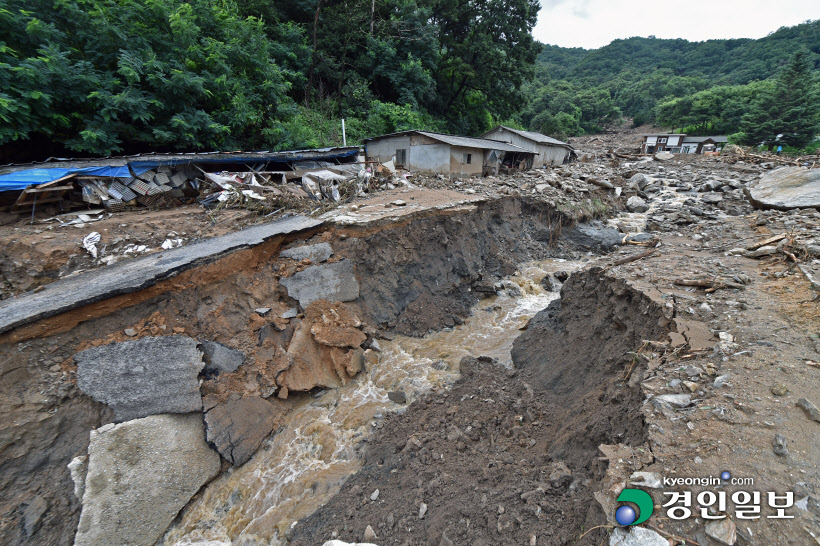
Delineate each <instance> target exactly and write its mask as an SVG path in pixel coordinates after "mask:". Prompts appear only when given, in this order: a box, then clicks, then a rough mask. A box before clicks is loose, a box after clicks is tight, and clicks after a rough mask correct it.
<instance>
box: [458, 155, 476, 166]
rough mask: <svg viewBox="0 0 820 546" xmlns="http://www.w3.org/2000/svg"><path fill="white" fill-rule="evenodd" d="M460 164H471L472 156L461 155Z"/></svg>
mask: <svg viewBox="0 0 820 546" xmlns="http://www.w3.org/2000/svg"><path fill="white" fill-rule="evenodd" d="M461 162H462V163H465V164H467V165H469V164H470V163H472V162H473V154H462V157H461Z"/></svg>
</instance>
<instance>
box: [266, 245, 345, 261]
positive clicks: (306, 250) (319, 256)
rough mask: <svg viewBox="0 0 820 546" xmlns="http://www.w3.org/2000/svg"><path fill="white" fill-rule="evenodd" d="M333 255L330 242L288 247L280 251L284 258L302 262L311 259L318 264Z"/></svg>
mask: <svg viewBox="0 0 820 546" xmlns="http://www.w3.org/2000/svg"><path fill="white" fill-rule="evenodd" d="M332 255H333V247H331V246H330V243H319V244H315V245H304V246H297V247H293V248H288V249H286V250H283V251H282V252H280V253H279V256H281V257H282V258H290V259H292V260H296V261H297V262H301V261H302V260H305V259H307V260H310V261H311V263H314V264H318V263H321V262H324V261H327V259H328V258H330V257H331V256H332Z"/></svg>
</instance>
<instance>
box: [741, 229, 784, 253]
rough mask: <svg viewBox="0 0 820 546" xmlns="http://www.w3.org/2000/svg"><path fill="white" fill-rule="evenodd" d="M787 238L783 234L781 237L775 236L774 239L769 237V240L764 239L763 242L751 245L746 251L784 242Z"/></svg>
mask: <svg viewBox="0 0 820 546" xmlns="http://www.w3.org/2000/svg"><path fill="white" fill-rule="evenodd" d="M785 238H786V234H785V233H781V234H779V235H774V236H772V237H769V238H768V239H763V240H762V241H758V242H756V243H752V244H750V245H747V246H746V250H757V249H758V248H760V247H763V246H766V245H770V244H772V243H777V242H778V241H782V240H783V239H785Z"/></svg>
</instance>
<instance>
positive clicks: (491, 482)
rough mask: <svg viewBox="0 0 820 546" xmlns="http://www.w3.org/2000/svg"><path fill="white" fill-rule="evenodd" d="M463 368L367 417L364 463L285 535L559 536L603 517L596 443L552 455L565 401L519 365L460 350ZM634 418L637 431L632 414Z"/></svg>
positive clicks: (407, 538)
mask: <svg viewBox="0 0 820 546" xmlns="http://www.w3.org/2000/svg"><path fill="white" fill-rule="evenodd" d="M461 371H462V377H461V379H460V380H459V381H458V383H456V385H455V386H454V387H453V389H452V390H451V391H449V392H445V393H438V394H431V395H427V396H425V397H424V398H422V399H421V400H418V401H417V402H415V403H414V404H413V405H412V406H410V407H409V408H408V409H407V411H406V412H404V413H403V414H394V415H392V416H390V417H388V418H387V419H385V420H384V421H382V422H378V423H377V424H376V427H377V428H378V432H376V433H375V434H374V436H373V437H372V438H371V439H370V441H369V442H368V444H369V445H368V447H367V449H366V453H365V466H364V469H363V470H362V471H361V472H359V473H358V474H356V475H355V476H354V477H353V478H351V479H350V480H349V481H348V482H347V483H346V484H345V486H344V488H343V489H342V491H341V492H340V493H339V494H338V495H336V496H335V497H334V498H333V499H332V500H331V501H330V502H329V503H328V504H326V505H325V506H324V507H322V508H321V509H320V510H319V511H318V512H317V513H315V514H314V515H313V516H311V517H309V518H306V519H305V520H302V521H300V522H299V523H298V524H297V525H296V526H295V527H294V528H293V530H292V532H291V544H294V545H302V546H308V545H315V544H322V543H323V542H324V541H325V540H330V539H331V538H340V539H342V540H344V541H347V542H361V541H364V539H365V530H366V528H367V526H368V525H369V526H370V527H371V528H372V529H373V531H374V532H375V534H376V536H377V537H378V540H375V542H377V543H378V544H380V545H387V544H407V545H409V544H436V545H437V544H472V545H482V544H483V545H492V544H532V543H533V542H532V541H533V540H534V539H533V538H532V537H536V538H535V540H537V543H538V544H567V543H571V542H573V541H574V540H576V539H577V538H578V536H580V535H581V534H582V533H583V532H584V530H585V529H589V528H590V527H591V526H593V525H595V524H597V523H600V522H602V521H604V516H603V514H602V512H601V509H600V507H599V506H598V505H597V504H596V503H595V502H594V499H593V497H592V495H593V492H594V491H595V486H596V484H597V480H598V478H600V476H601V473H602V469H603V465H601V463H600V462H599V461H598V460H597V458H596V457H595V448H593V449H592V450H591V451H590V450H587V449H584V448H580V449H579V448H577V447H576V448H574V449H566V450H564V451H563V453H562V456H561V457H553V456H550V450H551V447H552V446H553V444H554V443H555V441H556V439H557V438H561V436H562V434H561V431H562V429H564V428H565V424H566V422H567V420H568V418H571V417H572V416H571V414H570V412H568V411H567V408H566V407H564V406H562V405H561V404H557V403H555V402H554V401H552V400H551V399H550V397H549V396H546V395H545V393H544V392H543V391H540V390H536V389H535V388H534V387H533V378H532V377H531V375H530V374H529V373H528V372H526V371H523V372H520V371H517V370H512V369H506V368H503V367H501V366H499V365H497V364H495V363H493V362H492V361H490V359H478V360H477V359H474V358H470V357H465V358H464V359H463V360H462V362H461ZM597 390H599V391H600V390H604V389H601V388H600V387H599V389H597ZM599 394H600V393H599ZM614 408H616V407H615V406H607V407H605V408H602V409H600V410H597V413H598V414H599V415H600V416H602V417H603V416H604V415H605V414H606V413H607V412H608V411H610V410H611V409H614ZM632 427H633V428H635V429H636V431H637V432H638V434H640V429H641V427H642V424H641V422H640V420H637V421H634V422H633V423H632Z"/></svg>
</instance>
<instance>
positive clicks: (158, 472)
mask: <svg viewBox="0 0 820 546" xmlns="http://www.w3.org/2000/svg"><path fill="white" fill-rule="evenodd" d="M219 466H220V463H219V455H217V454H216V452H215V451H213V450H211V449H210V448H209V447H208V445H207V444H206V443H205V434H204V431H203V424H202V416H201V415H200V414H198V413H192V414H189V415H152V416H150V417H145V418H143V419H136V420H133V421H129V422H127V423H122V424H119V425H114V424H109V425H105V426H103V427H100V428H99V429H97V430H95V431H92V432H91V443H90V444H89V446H88V476H87V477H86V481H85V493H84V495H83V508H82V514H81V515H80V524H79V526H78V527H77V535H76V537H75V539H74V544H75V545H76V546H108V545H110V544H132V545H151V544H154V543H155V542H156V541H157V540H159V539H160V537H161V536H162V534H163V533H164V532H165V530H166V529H167V528H168V525H169V524H170V523H171V522H172V521H173V520H174V518H175V517H176V516H177V514H178V513H179V511H180V510H181V509H182V508H183V507H184V506H185V505H186V504H187V503H188V501H189V500H190V499H191V497H193V496H194V494H195V493H196V492H197V491H199V489H200V487H202V486H203V485H204V484H205V483H207V482H208V481H210V480H211V479H212V478H213V477H214V476H216V475H217V474H218V473H219Z"/></svg>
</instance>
